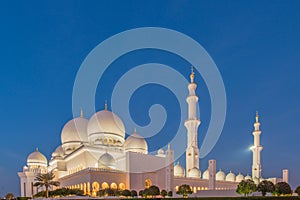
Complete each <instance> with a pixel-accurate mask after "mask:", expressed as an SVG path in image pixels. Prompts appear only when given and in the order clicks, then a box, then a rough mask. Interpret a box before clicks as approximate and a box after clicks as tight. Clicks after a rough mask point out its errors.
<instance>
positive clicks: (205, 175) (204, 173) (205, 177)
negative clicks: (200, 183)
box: [202, 169, 209, 180]
mask: <svg viewBox="0 0 300 200" xmlns="http://www.w3.org/2000/svg"><path fill="white" fill-rule="evenodd" d="M202 179H207V180H208V179H209V171H208V169H207V170H205V171H204V172H203V174H202Z"/></svg>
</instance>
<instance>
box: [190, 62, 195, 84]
mask: <svg viewBox="0 0 300 200" xmlns="http://www.w3.org/2000/svg"><path fill="white" fill-rule="evenodd" d="M194 78H195V73H194V67H193V66H192V67H191V75H190V79H191V83H194Z"/></svg>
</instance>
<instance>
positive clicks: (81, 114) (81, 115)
mask: <svg viewBox="0 0 300 200" xmlns="http://www.w3.org/2000/svg"><path fill="white" fill-rule="evenodd" d="M80 117H81V118H83V110H82V108H80Z"/></svg>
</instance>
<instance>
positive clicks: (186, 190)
mask: <svg viewBox="0 0 300 200" xmlns="http://www.w3.org/2000/svg"><path fill="white" fill-rule="evenodd" d="M192 193H193V191H192V189H191V187H190V186H189V185H187V184H183V185H181V186H179V188H178V190H177V192H176V194H180V195H182V196H183V197H188V196H189V194H192Z"/></svg>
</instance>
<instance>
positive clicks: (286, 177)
mask: <svg viewBox="0 0 300 200" xmlns="http://www.w3.org/2000/svg"><path fill="white" fill-rule="evenodd" d="M282 181H283V182H286V183H289V170H288V169H284V170H282Z"/></svg>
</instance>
